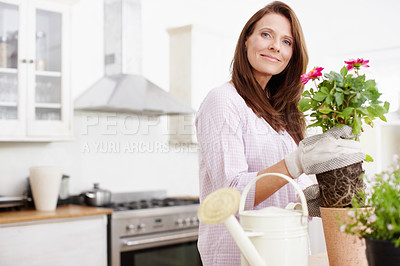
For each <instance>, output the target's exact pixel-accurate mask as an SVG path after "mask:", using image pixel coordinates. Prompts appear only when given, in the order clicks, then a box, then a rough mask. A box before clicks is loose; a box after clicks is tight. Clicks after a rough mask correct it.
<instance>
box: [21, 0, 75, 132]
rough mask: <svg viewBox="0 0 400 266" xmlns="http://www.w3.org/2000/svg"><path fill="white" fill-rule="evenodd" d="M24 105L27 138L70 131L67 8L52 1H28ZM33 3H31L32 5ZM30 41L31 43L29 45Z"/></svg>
mask: <svg viewBox="0 0 400 266" xmlns="http://www.w3.org/2000/svg"><path fill="white" fill-rule="evenodd" d="M29 4H30V5H31V7H32V8H30V9H29V10H30V12H31V15H30V17H32V18H33V20H34V23H32V24H30V28H29V35H28V37H29V38H30V39H31V41H30V42H29V44H30V45H29V47H27V49H28V54H29V57H30V58H33V60H34V64H28V84H27V92H28V97H27V106H28V112H27V114H28V124H27V134H28V137H36V136H49V137H51V136H56V137H63V136H69V135H70V134H71V112H72V111H71V104H70V98H71V97H70V95H69V94H70V90H69V84H68V82H69V77H68V76H69V71H68V70H69V69H68V65H69V62H68V61H67V60H69V58H68V51H67V49H68V45H67V40H68V39H69V36H68V33H69V29H68V25H69V23H68V21H67V19H68V14H67V12H68V9H66V8H65V7H64V6H62V5H61V6H59V5H58V4H56V3H48V2H46V3H41V2H40V1H35V2H29ZM32 5H34V6H32ZM31 44H32V45H31Z"/></svg>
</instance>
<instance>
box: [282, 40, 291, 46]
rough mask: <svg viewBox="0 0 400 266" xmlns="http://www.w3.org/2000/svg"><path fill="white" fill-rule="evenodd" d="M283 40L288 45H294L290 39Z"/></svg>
mask: <svg viewBox="0 0 400 266" xmlns="http://www.w3.org/2000/svg"><path fill="white" fill-rule="evenodd" d="M283 42H284V43H285V44H287V45H292V42H291V41H289V40H284V41H283Z"/></svg>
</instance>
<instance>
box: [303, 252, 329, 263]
mask: <svg viewBox="0 0 400 266" xmlns="http://www.w3.org/2000/svg"><path fill="white" fill-rule="evenodd" d="M308 266H329V260H328V254H327V253H326V252H325V253H319V254H315V255H311V256H309V257H308Z"/></svg>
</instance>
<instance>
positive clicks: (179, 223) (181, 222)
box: [175, 218, 183, 227]
mask: <svg viewBox="0 0 400 266" xmlns="http://www.w3.org/2000/svg"><path fill="white" fill-rule="evenodd" d="M175 224H176V225H177V226H178V227H182V226H183V219H181V218H179V219H177V220H176V221H175Z"/></svg>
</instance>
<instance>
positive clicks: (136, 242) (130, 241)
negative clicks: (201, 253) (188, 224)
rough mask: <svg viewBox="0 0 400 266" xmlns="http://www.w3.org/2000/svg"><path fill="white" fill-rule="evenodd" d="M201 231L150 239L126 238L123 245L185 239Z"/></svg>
mask: <svg viewBox="0 0 400 266" xmlns="http://www.w3.org/2000/svg"><path fill="white" fill-rule="evenodd" d="M198 235H199V233H198V232H197V231H196V232H189V233H182V234H173V235H169V236H159V237H154V238H150V239H141V240H125V241H123V245H124V246H127V247H132V246H138V245H143V244H150V243H154V242H161V241H170V240H176V239H184V238H193V237H197V236H198Z"/></svg>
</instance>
